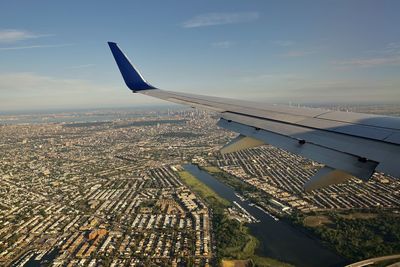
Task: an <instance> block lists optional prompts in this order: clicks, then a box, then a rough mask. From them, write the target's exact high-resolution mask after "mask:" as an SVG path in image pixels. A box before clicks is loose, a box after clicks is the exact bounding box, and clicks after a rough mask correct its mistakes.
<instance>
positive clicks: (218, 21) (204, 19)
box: [182, 12, 260, 28]
mask: <svg viewBox="0 0 400 267" xmlns="http://www.w3.org/2000/svg"><path fill="white" fill-rule="evenodd" d="M259 17H260V15H259V14H258V12H240V13H207V14H200V15H197V16H195V17H194V18H192V19H190V20H188V21H185V22H184V23H183V24H182V26H183V27H184V28H196V27H205V26H214V25H223V24H234V23H242V22H249V21H254V20H257V19H258V18H259Z"/></svg>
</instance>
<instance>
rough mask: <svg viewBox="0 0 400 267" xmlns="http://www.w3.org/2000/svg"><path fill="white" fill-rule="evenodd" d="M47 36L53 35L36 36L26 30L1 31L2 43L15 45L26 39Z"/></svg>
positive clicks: (0, 38) (0, 39) (0, 40)
mask: <svg viewBox="0 0 400 267" xmlns="http://www.w3.org/2000/svg"><path fill="white" fill-rule="evenodd" d="M45 36H51V34H35V33H32V32H29V31H24V30H15V29H5V30H0V43H15V42H18V41H22V40H26V39H33V38H39V37H45Z"/></svg>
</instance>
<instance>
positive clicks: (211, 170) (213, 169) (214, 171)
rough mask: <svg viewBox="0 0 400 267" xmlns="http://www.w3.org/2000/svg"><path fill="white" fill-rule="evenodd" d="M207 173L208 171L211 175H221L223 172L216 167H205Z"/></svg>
mask: <svg viewBox="0 0 400 267" xmlns="http://www.w3.org/2000/svg"><path fill="white" fill-rule="evenodd" d="M203 168H204V169H205V170H206V171H208V172H209V173H219V172H222V170H221V169H220V168H218V167H214V166H204V167H203Z"/></svg>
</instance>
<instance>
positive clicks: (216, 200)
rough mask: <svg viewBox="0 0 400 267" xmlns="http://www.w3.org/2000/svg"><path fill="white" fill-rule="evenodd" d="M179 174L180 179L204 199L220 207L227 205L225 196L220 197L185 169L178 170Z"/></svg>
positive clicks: (228, 204)
mask: <svg viewBox="0 0 400 267" xmlns="http://www.w3.org/2000/svg"><path fill="white" fill-rule="evenodd" d="M179 176H180V177H181V179H182V181H183V182H184V183H185V184H186V185H187V186H189V187H190V188H191V189H192V190H193V191H194V192H196V193H197V194H198V195H199V196H200V197H201V198H203V199H204V200H206V201H208V202H211V204H213V205H218V206H221V207H229V206H230V203H229V201H228V200H226V199H225V198H222V197H220V196H219V195H218V194H217V193H216V192H215V191H214V190H212V189H211V188H209V187H208V186H206V185H205V184H204V183H202V182H201V181H199V180H198V179H197V178H196V177H194V176H193V175H191V174H190V173H189V172H187V171H180V172H179Z"/></svg>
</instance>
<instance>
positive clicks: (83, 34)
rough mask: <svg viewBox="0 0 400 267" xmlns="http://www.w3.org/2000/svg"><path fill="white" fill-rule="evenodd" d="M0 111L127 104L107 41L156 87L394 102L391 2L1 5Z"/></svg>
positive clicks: (276, 99)
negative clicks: (113, 44)
mask: <svg viewBox="0 0 400 267" xmlns="http://www.w3.org/2000/svg"><path fill="white" fill-rule="evenodd" d="M0 6H1V8H0V22H1V23H0V25H1V28H0V60H1V62H2V64H1V66H0V92H1V99H0V107H1V108H0V110H1V111H5V110H21V109H22V110H26V109H48V108H82V107H90V108H92V107H105V106H106V107H120V106H137V105H142V104H160V103H164V102H159V101H157V100H153V99H150V98H147V97H142V96H135V97H127V92H126V90H125V88H124V84H123V83H122V81H121V80H120V76H119V73H118V72H117V71H116V67H115V65H114V64H113V63H114V62H113V59H112V56H111V54H110V52H109V51H108V47H107V45H106V42H107V41H115V42H117V43H119V45H120V46H121V47H122V48H123V49H124V50H125V52H126V53H127V54H128V55H130V57H131V59H132V60H134V62H135V64H136V65H137V66H138V67H140V69H141V71H142V74H143V75H144V77H145V78H146V79H147V80H148V81H150V82H151V83H152V84H154V85H156V86H159V87H161V88H163V89H168V90H176V91H184V92H191V93H199V94H209V95H210V94H211V95H217V96H218V95H219V96H220V95H224V94H226V93H229V94H230V96H231V97H234V98H241V99H243V98H244V99H251V100H259V101H267V102H271V103H286V104H287V103H289V102H293V103H312V102H319V103H331V102H335V103H341V102H356V103H360V102H361V103H365V102H392V103H393V102H395V101H398V99H399V98H400V90H399V85H400V81H399V79H400V78H399V75H398V71H399V65H400V58H399V57H400V54H399V53H400V39H399V30H398V25H399V24H400V18H399V16H398V10H399V8H400V4H399V3H398V1H384V2H378V1H350V2H348V1H324V2H320V1H302V2H296V3H291V2H288V1H245V2H244V1H229V3H227V2H225V1H218V2H215V1H202V2H196V1H168V2H160V1H145V2H140V1H122V2H119V3H111V2H106V1H100V2H99V1H96V2H94V1H85V2H81V1H68V2H57V3H56V2H54V1H40V2H32V1H3V2H2V3H1V4H0Z"/></svg>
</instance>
